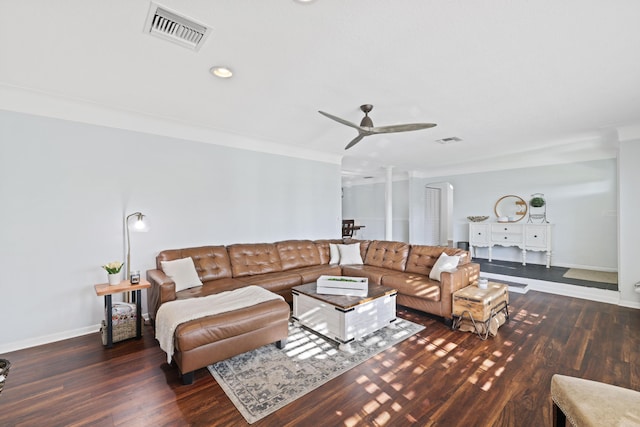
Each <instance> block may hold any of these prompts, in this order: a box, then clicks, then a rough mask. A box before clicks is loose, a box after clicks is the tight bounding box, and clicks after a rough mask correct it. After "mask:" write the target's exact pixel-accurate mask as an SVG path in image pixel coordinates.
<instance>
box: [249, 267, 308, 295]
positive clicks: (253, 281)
mask: <svg viewBox="0 0 640 427" xmlns="http://www.w3.org/2000/svg"><path fill="white" fill-rule="evenodd" d="M237 280H239V281H241V282H242V283H244V284H245V285H246V286H248V285H257V286H260V287H263V288H265V289H266V290H268V291H271V292H276V293H279V292H278V291H282V290H290V289H291V288H292V287H293V286H298V285H302V276H300V275H299V274H297V273H293V272H291V271H278V272H275V273H266V274H258V275H255V276H247V277H239V278H238V279H237Z"/></svg>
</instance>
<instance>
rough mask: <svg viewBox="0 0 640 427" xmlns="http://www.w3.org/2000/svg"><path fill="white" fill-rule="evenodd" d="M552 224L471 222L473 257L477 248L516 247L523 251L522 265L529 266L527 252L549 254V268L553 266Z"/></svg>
mask: <svg viewBox="0 0 640 427" xmlns="http://www.w3.org/2000/svg"><path fill="white" fill-rule="evenodd" d="M551 227H552V224H530V223H514V222H470V223H469V246H470V247H471V249H472V252H473V256H476V249H477V248H479V247H480V248H489V261H491V248H492V247H493V246H496V245H497V246H515V247H517V248H520V249H521V250H522V265H527V251H539V252H546V253H547V268H549V266H550V265H551Z"/></svg>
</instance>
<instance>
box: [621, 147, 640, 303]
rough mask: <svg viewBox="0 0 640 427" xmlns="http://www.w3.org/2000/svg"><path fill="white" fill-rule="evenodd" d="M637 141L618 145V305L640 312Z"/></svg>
mask: <svg viewBox="0 0 640 427" xmlns="http://www.w3.org/2000/svg"><path fill="white" fill-rule="evenodd" d="M639 159H640V140H634V141H627V142H622V143H621V144H620V153H619V156H618V163H619V181H620V186H619V189H618V191H619V196H618V197H619V203H620V263H619V266H620V267H619V268H620V270H619V273H618V288H619V289H620V300H621V304H622V305H625V306H628V307H635V308H640V294H638V293H636V292H635V291H634V284H635V283H638V282H640V262H638V242H640V221H638V212H640V197H639V196H638V188H640V169H639V168H638V160H639Z"/></svg>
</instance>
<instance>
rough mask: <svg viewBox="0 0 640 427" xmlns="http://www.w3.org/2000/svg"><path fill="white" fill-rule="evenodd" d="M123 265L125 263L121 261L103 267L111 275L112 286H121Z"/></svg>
mask: <svg viewBox="0 0 640 427" xmlns="http://www.w3.org/2000/svg"><path fill="white" fill-rule="evenodd" d="M123 265H124V263H122V262H120V261H113V262H110V263H109V264H105V265H103V266H102V268H104V269H105V270H107V273H108V274H109V284H110V285H119V284H120V282H121V281H122V279H121V277H120V271H121V270H122V266H123Z"/></svg>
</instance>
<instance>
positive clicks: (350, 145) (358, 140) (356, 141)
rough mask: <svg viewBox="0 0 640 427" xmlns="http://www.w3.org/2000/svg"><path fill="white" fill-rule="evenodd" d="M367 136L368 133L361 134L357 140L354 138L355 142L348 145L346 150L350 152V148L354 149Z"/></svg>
mask: <svg viewBox="0 0 640 427" xmlns="http://www.w3.org/2000/svg"><path fill="white" fill-rule="evenodd" d="M365 136H367V134H366V133H361V134H360V135H358V136H356V137H355V138H353V140H352V141H351V142H350V143H348V144H347V146H346V147H344V149H345V150H348V149H349V148H351V147H353V146H354V145H356V144H357V143H358V142H360V140H362V138H364V137H365Z"/></svg>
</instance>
